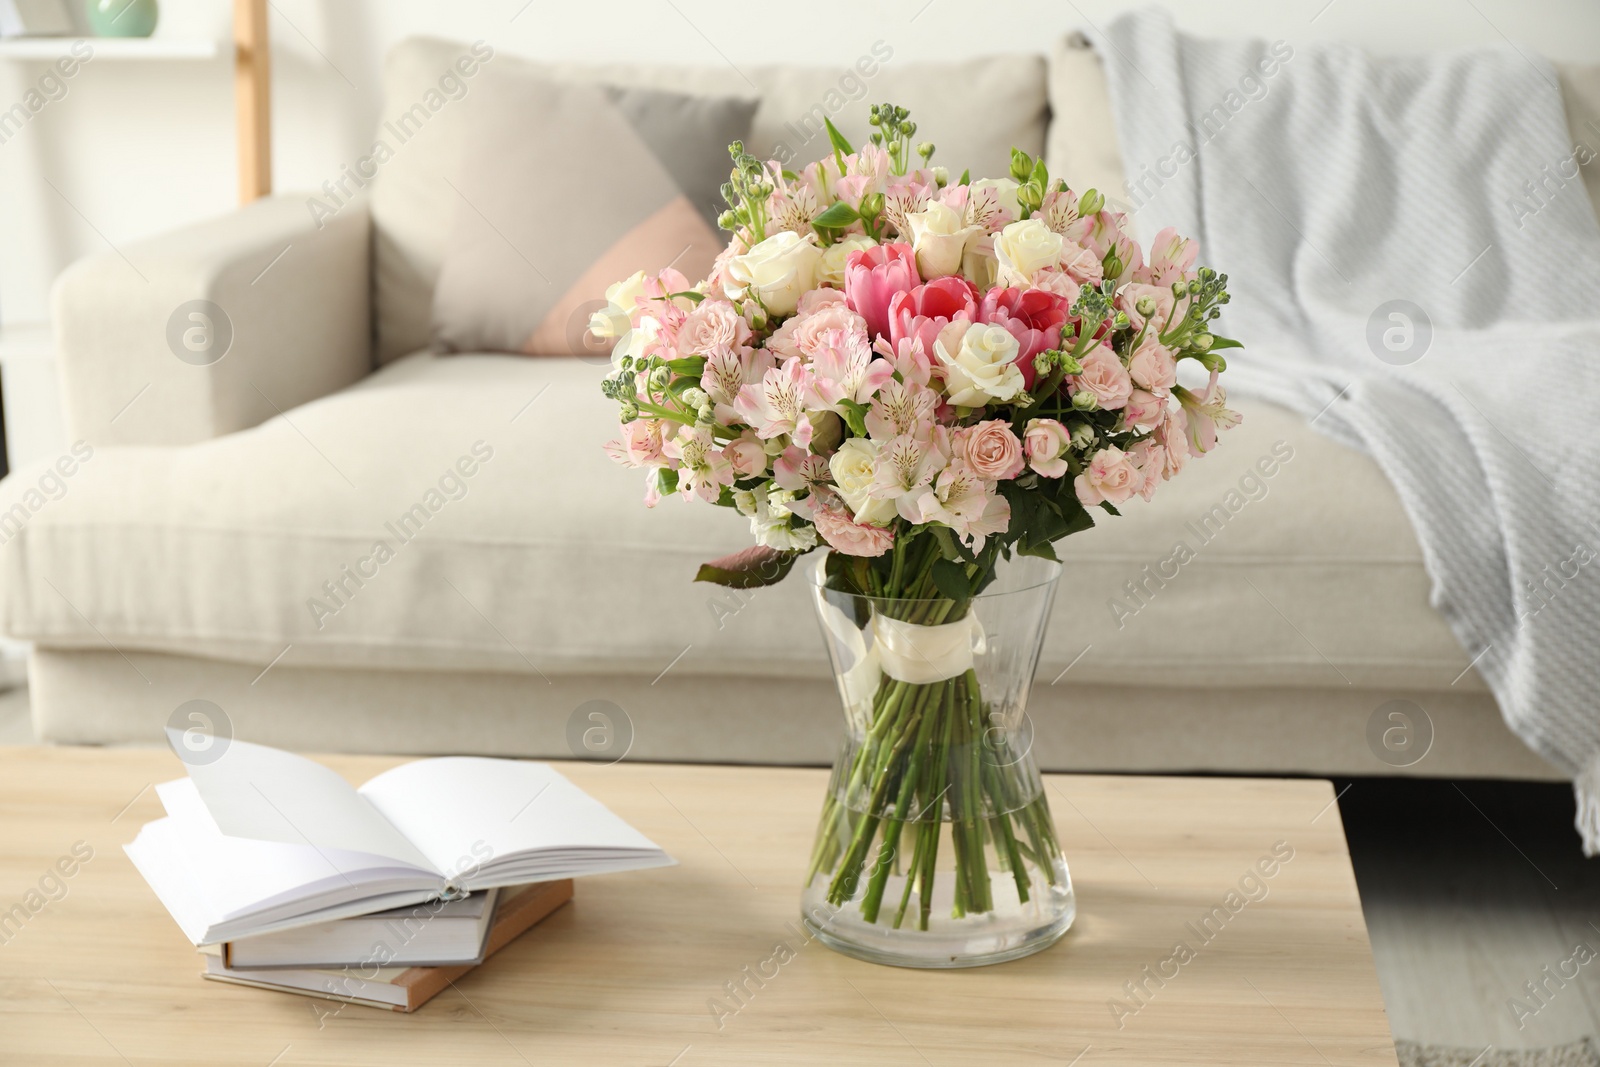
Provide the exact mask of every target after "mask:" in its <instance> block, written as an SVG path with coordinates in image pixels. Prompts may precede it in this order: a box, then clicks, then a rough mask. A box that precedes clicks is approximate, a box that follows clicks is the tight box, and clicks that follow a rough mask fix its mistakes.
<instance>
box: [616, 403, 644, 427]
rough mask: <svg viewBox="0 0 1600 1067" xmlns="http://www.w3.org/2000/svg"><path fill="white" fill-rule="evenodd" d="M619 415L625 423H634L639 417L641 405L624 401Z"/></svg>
mask: <svg viewBox="0 0 1600 1067" xmlns="http://www.w3.org/2000/svg"><path fill="white" fill-rule="evenodd" d="M617 415H618V417H619V418H620V419H621V420H622V421H623V422H632V421H633V420H634V419H637V418H638V417H639V405H638V404H637V403H636V402H634V401H632V400H624V401H623V402H622V407H621V409H620V410H619V411H618V412H617Z"/></svg>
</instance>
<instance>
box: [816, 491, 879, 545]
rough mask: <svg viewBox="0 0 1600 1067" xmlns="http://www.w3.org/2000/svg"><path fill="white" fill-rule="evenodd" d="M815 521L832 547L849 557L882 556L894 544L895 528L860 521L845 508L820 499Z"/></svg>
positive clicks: (818, 529)
mask: <svg viewBox="0 0 1600 1067" xmlns="http://www.w3.org/2000/svg"><path fill="white" fill-rule="evenodd" d="M811 521H812V522H813V523H815V524H816V527H817V533H819V534H821V535H822V539H823V540H824V541H826V542H828V547H829V548H832V549H833V550H834V551H835V552H843V553H844V554H845V555H847V556H881V555H883V554H884V553H885V552H887V551H889V549H890V548H892V547H894V531H893V530H891V529H888V528H886V527H883V526H873V525H872V524H871V523H864V522H856V521H855V520H854V519H852V518H851V517H850V515H849V513H848V512H846V511H845V510H844V509H843V508H841V507H838V506H836V505H833V504H828V505H824V504H822V503H821V502H820V501H819V502H817V504H816V505H815V506H814V507H813V508H812V512H811Z"/></svg>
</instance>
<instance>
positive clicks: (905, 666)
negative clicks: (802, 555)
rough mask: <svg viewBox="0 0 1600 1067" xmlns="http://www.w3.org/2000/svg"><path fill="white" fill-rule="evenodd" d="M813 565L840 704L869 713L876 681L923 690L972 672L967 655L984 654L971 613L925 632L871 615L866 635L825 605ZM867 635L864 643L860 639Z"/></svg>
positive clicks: (821, 580) (818, 570)
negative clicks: (837, 656)
mask: <svg viewBox="0 0 1600 1067" xmlns="http://www.w3.org/2000/svg"><path fill="white" fill-rule="evenodd" d="M825 560H826V557H824V558H823V559H822V560H818V561H817V567H816V576H815V581H814V582H813V583H812V591H813V592H814V593H815V595H816V598H817V607H818V610H819V612H820V613H821V615H822V623H823V626H824V627H826V628H827V630H828V633H829V634H831V635H832V636H833V639H834V642H835V644H836V647H837V648H838V649H839V651H840V653H841V658H842V659H844V660H847V662H843V663H841V665H840V667H841V674H840V679H841V684H842V685H843V687H844V696H845V702H846V703H847V704H849V705H850V707H851V708H852V709H855V708H857V707H860V706H861V705H862V704H863V702H864V703H865V706H866V708H867V709H869V710H870V708H871V702H872V698H873V696H874V695H875V694H876V693H877V690H878V679H879V677H880V676H881V675H883V674H887V675H888V676H889V677H891V678H893V679H894V680H895V681H897V682H906V683H908V684H911V685H929V684H931V683H933V682H943V681H946V680H947V679H950V678H959V677H961V676H962V675H963V674H966V673H967V671H968V670H970V669H971V668H972V657H973V655H974V654H975V653H976V654H979V655H981V654H982V653H983V652H984V650H985V649H986V648H987V639H986V637H985V635H984V632H983V624H982V623H980V622H979V621H978V616H977V615H976V614H975V613H969V614H968V615H967V616H966V617H965V618H962V619H957V620H956V621H955V622H948V623H939V624H936V625H933V626H926V625H923V624H922V623H915V622H903V621H901V620H899V619H891V618H889V617H888V616H886V615H883V614H881V613H879V612H878V611H877V610H876V608H874V610H873V614H872V621H871V622H870V623H869V624H868V626H867V629H866V630H861V629H859V628H858V627H857V626H856V624H855V620H854V619H852V618H850V617H849V616H848V615H846V614H845V612H844V611H843V610H842V609H840V607H839V606H838V605H837V604H834V603H833V602H832V601H830V600H829V599H828V595H827V588H826V586H825V585H824V581H825V579H824V576H823V564H824V562H825ZM868 633H870V634H871V635H872V643H871V644H870V645H869V644H868V643H867V637H866V635H867V634H868Z"/></svg>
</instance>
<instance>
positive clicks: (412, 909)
mask: <svg viewBox="0 0 1600 1067" xmlns="http://www.w3.org/2000/svg"><path fill="white" fill-rule="evenodd" d="M499 893H500V890H498V889H489V890H485V891H484V892H481V893H471V894H469V895H467V896H465V897H462V898H461V899H459V900H430V901H427V902H425V903H422V904H412V905H410V906H408V907H404V908H390V909H388V910H386V911H379V912H374V913H373V914H371V915H359V916H356V917H354V918H350V919H335V920H334V921H333V922H326V923H317V924H316V925H314V926H296V927H294V928H293V929H290V930H280V931H278V932H277V933H273V934H261V935H260V936H258V937H246V938H242V939H240V940H238V941H226V942H224V943H223V945H222V959H223V961H224V962H225V963H227V965H228V966H229V967H230V968H232V969H233V970H236V971H251V970H266V969H272V968H289V967H297V968H306V967H315V968H329V967H354V968H358V969H363V970H370V969H371V968H373V967H445V966H450V965H453V964H458V963H482V962H483V952H484V949H485V947H486V946H487V944H488V940H489V925H490V922H491V920H492V919H493V918H494V907H495V900H496V898H497V897H498V895H499Z"/></svg>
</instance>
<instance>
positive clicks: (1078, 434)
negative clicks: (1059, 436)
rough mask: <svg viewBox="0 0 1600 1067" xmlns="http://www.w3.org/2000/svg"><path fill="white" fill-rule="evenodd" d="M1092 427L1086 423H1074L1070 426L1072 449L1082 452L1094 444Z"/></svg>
mask: <svg viewBox="0 0 1600 1067" xmlns="http://www.w3.org/2000/svg"><path fill="white" fill-rule="evenodd" d="M1094 440H1095V432H1094V427H1093V426H1092V425H1091V424H1089V423H1087V422H1074V423H1073V424H1072V447H1073V448H1076V449H1078V450H1079V451H1083V450H1085V449H1087V448H1088V447H1089V446H1090V445H1092V444H1094Z"/></svg>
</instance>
